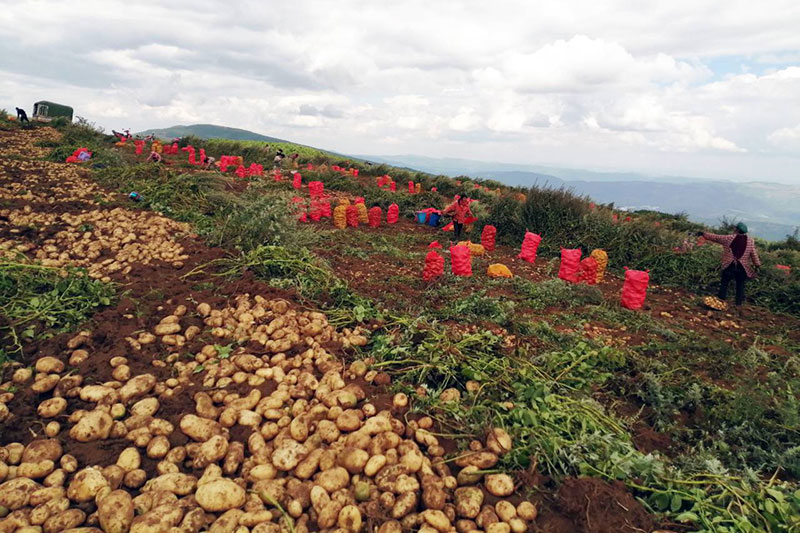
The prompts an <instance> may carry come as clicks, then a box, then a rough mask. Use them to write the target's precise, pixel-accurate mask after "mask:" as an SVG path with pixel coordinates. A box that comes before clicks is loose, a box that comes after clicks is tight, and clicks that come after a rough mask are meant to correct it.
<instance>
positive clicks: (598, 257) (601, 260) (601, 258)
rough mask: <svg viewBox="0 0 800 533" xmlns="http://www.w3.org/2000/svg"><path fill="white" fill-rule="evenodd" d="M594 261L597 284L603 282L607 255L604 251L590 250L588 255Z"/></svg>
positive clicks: (598, 249)
mask: <svg viewBox="0 0 800 533" xmlns="http://www.w3.org/2000/svg"><path fill="white" fill-rule="evenodd" d="M590 257H592V258H593V259H594V260H595V261H597V283H600V282H601V281H603V278H604V277H605V275H606V266H608V254H607V253H606V251H605V250H601V249H600V248H597V249H595V250H592V253H591V255H590Z"/></svg>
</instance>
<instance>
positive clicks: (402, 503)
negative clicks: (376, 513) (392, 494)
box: [391, 492, 417, 519]
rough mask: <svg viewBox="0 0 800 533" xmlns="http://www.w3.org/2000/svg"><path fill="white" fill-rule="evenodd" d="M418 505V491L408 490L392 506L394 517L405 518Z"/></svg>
mask: <svg viewBox="0 0 800 533" xmlns="http://www.w3.org/2000/svg"><path fill="white" fill-rule="evenodd" d="M416 507H417V493H416V492H406V493H404V494H401V495H399V496H398V497H397V500H396V501H395V504H394V507H392V513H391V514H392V518H395V519H397V518H403V517H404V516H406V515H407V514H408V513H410V512H411V511H413V510H414V509H415V508H416Z"/></svg>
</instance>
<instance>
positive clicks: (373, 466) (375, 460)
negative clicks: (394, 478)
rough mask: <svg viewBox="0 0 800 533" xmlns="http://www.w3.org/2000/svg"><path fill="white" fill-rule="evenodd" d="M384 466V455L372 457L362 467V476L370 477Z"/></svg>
mask: <svg viewBox="0 0 800 533" xmlns="http://www.w3.org/2000/svg"><path fill="white" fill-rule="evenodd" d="M385 465H386V456H385V455H373V456H372V457H370V458H369V460H368V461H367V464H366V465H365V466H364V475H366V476H369V477H372V476H374V475H375V474H377V473H378V471H379V470H380V469H381V468H383V467H384V466H385Z"/></svg>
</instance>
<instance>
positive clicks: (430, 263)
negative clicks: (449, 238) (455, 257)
mask: <svg viewBox="0 0 800 533" xmlns="http://www.w3.org/2000/svg"><path fill="white" fill-rule="evenodd" d="M442 274H444V257H442V256H441V255H439V252H437V251H436V250H431V251H430V252H428V255H426V256H425V268H423V269H422V279H423V280H425V281H430V280H432V279H436V278H438V277H439V276H441V275H442Z"/></svg>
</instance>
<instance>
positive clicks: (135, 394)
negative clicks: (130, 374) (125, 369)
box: [119, 374, 158, 404]
mask: <svg viewBox="0 0 800 533" xmlns="http://www.w3.org/2000/svg"><path fill="white" fill-rule="evenodd" d="M157 381H158V380H157V379H156V377H155V376H154V375H152V374H142V375H140V376H136V377H135V378H132V379H131V380H129V381H128V382H127V383H126V384H125V385H123V386H122V388H120V389H119V398H120V401H121V402H122V403H124V404H127V403H129V402H130V401H131V400H133V399H135V398H139V397H141V396H144V395H145V394H148V393H149V392H150V391H151V390H153V387H155V385H156V383H157Z"/></svg>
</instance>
